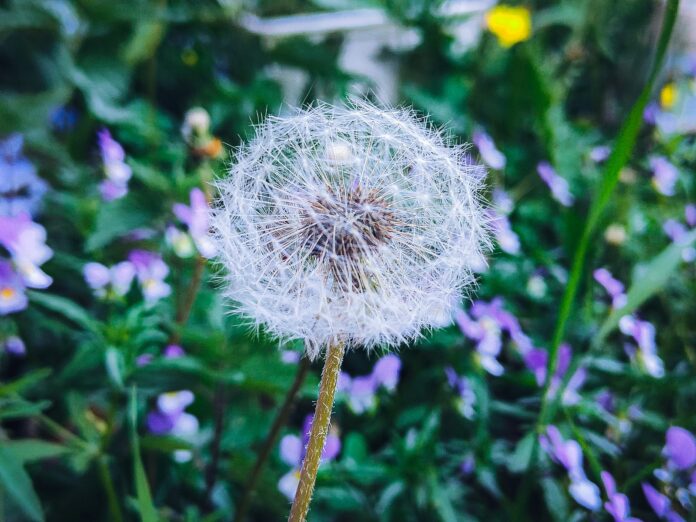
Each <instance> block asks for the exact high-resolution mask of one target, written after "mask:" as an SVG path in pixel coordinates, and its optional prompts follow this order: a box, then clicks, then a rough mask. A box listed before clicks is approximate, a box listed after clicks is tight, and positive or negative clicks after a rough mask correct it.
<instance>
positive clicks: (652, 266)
mask: <svg viewBox="0 0 696 522" xmlns="http://www.w3.org/2000/svg"><path fill="white" fill-rule="evenodd" d="M694 241H696V230H692V231H691V232H689V234H688V235H687V236H686V237H685V238H684V240H683V241H680V242H679V243H672V244H671V245H669V246H668V247H667V248H665V249H664V250H663V251H662V252H661V253H660V254H658V255H657V256H656V257H655V258H654V259H652V261H650V262H649V263H647V265H645V266H643V267H641V268H640V270H638V271H637V273H636V276H637V277H634V278H633V284H632V285H631V287H630V288H629V289H628V292H627V293H626V304H625V305H624V307H623V308H620V309H619V310H613V311H612V312H611V314H609V317H607V319H606V320H605V321H604V324H603V325H602V327H601V328H600V329H599V333H597V336H596V337H595V339H594V341H593V345H594V346H598V345H600V344H601V343H602V341H604V339H605V338H606V337H607V335H609V334H610V333H611V332H612V330H614V328H616V326H617V325H618V324H619V319H621V318H622V317H623V316H624V315H628V314H630V313H632V312H633V311H635V310H636V309H637V308H638V307H639V306H640V305H641V304H643V303H644V302H645V301H646V300H647V299H649V298H650V297H652V296H653V295H654V294H655V293H657V292H659V291H660V289H662V287H664V286H665V283H667V281H668V280H669V278H670V276H671V275H672V273H673V272H674V271H675V270H676V269H677V267H679V265H680V264H681V262H682V257H681V255H682V251H683V250H684V248H686V247H688V246H690V245H691V244H692V243H694Z"/></svg>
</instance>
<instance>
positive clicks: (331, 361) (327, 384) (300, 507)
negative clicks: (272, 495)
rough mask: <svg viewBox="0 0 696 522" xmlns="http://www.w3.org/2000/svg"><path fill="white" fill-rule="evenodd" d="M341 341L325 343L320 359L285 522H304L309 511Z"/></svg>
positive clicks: (328, 415)
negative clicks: (312, 406)
mask: <svg viewBox="0 0 696 522" xmlns="http://www.w3.org/2000/svg"><path fill="white" fill-rule="evenodd" d="M344 351H345V345H344V344H343V343H342V342H335V343H332V344H331V345H329V347H328V349H327V351H326V360H325V361H324V370H323V371H322V373H321V383H320V384H319V397H318V399H317V405H316V408H315V410H314V420H313V422H312V428H311V429H310V431H309V442H308V443H307V450H306V452H305V458H304V461H303V462H302V470H301V471H300V483H299V484H298V486H297V492H296V493H295V500H294V501H293V503H292V508H291V510H290V517H289V518H288V522H304V520H305V518H306V517H307V512H308V511H309V503H310V501H311V500H312V493H313V492H314V483H315V482H316V479H317V470H318V469H319V461H320V459H321V454H322V451H324V443H325V442H326V435H327V434H328V432H329V424H330V423H331V410H332V409H333V403H334V396H335V395H336V383H337V382H338V374H339V373H340V371H341V363H342V362H343V353H344Z"/></svg>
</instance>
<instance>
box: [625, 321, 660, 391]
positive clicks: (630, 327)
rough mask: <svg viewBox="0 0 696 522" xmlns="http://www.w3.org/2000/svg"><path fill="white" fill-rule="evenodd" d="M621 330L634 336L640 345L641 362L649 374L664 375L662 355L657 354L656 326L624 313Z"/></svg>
mask: <svg viewBox="0 0 696 522" xmlns="http://www.w3.org/2000/svg"><path fill="white" fill-rule="evenodd" d="M619 330H621V332H622V333H624V334H625V335H630V336H631V337H633V339H634V341H635V342H636V344H637V345H638V355H639V362H640V363H641V364H642V365H643V368H644V369H645V371H646V372H647V373H648V375H652V376H653V377H656V378H660V377H662V376H664V374H665V369H664V365H663V363H662V359H660V356H659V355H657V346H656V344H655V327H654V326H653V325H652V324H651V323H649V322H648V321H641V320H640V319H637V318H635V317H634V316H632V315H624V316H623V317H622V318H621V319H620V320H619Z"/></svg>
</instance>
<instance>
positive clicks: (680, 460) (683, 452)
mask: <svg viewBox="0 0 696 522" xmlns="http://www.w3.org/2000/svg"><path fill="white" fill-rule="evenodd" d="M666 439H667V442H666V444H665V448H664V454H665V456H666V457H667V459H668V463H669V464H670V465H671V466H672V467H674V468H676V469H679V470H686V469H689V468H691V467H692V466H693V465H694V464H696V438H694V436H693V435H692V434H691V432H689V431H688V430H685V429H684V428H680V427H679V426H672V427H670V428H669V429H668V430H667V436H666Z"/></svg>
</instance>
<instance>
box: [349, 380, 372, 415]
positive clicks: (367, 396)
mask: <svg viewBox="0 0 696 522" xmlns="http://www.w3.org/2000/svg"><path fill="white" fill-rule="evenodd" d="M375 392H376V386H375V381H374V379H373V378H372V375H366V376H363V377H355V378H354V379H352V380H351V383H350V390H349V392H348V406H349V407H350V409H351V410H352V411H353V413H356V414H358V415H360V414H361V413H364V412H366V411H369V410H372V409H373V408H374V407H375V406H376V404H377V400H376V397H375Z"/></svg>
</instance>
